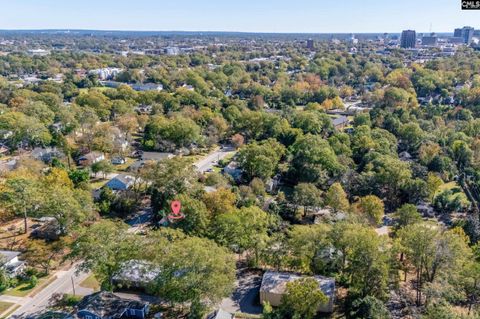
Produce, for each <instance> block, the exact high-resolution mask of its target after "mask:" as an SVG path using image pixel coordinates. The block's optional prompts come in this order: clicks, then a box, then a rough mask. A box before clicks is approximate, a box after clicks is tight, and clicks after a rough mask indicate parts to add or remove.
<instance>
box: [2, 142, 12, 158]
mask: <svg viewBox="0 0 480 319" xmlns="http://www.w3.org/2000/svg"><path fill="white" fill-rule="evenodd" d="M8 152H10V148H9V147H8V146H6V145H5V144H2V143H0V156H2V155H6V154H7V153H8Z"/></svg>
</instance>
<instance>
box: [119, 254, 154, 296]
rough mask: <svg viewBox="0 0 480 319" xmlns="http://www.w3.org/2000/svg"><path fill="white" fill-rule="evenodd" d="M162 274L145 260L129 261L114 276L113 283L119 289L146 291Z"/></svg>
mask: <svg viewBox="0 0 480 319" xmlns="http://www.w3.org/2000/svg"><path fill="white" fill-rule="evenodd" d="M159 274H160V270H159V269H158V268H156V267H154V266H153V265H152V264H151V263H149V262H147V261H143V260H129V261H127V262H125V263H123V264H122V266H121V267H120V270H119V271H118V272H117V273H116V274H115V275H114V276H113V278H112V279H113V283H114V285H115V286H117V287H119V288H123V287H126V288H137V289H145V288H147V287H148V285H149V284H150V283H151V282H153V281H154V280H155V278H157V277H158V275H159Z"/></svg>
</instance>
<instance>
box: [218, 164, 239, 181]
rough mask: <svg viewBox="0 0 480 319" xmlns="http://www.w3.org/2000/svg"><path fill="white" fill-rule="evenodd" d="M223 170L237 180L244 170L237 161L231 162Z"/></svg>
mask: <svg viewBox="0 0 480 319" xmlns="http://www.w3.org/2000/svg"><path fill="white" fill-rule="evenodd" d="M222 172H223V173H225V174H228V175H230V176H231V177H232V178H233V179H234V180H235V181H240V180H241V178H242V174H243V170H242V169H241V168H240V167H238V163H237V162H235V161H232V162H230V163H229V164H228V165H227V166H225V167H224V168H223V169H222Z"/></svg>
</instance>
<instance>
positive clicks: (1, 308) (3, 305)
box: [0, 301, 14, 315]
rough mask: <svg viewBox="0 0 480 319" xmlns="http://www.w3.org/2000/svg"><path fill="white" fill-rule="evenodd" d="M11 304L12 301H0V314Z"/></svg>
mask: <svg viewBox="0 0 480 319" xmlns="http://www.w3.org/2000/svg"><path fill="white" fill-rule="evenodd" d="M13 305H14V303H11V302H4V301H0V315H1V314H3V313H4V312H5V311H7V310H8V308H10V307H11V306H13Z"/></svg>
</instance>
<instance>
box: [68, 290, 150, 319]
mask: <svg viewBox="0 0 480 319" xmlns="http://www.w3.org/2000/svg"><path fill="white" fill-rule="evenodd" d="M76 309H77V314H76V315H77V317H78V318H80V319H117V318H132V319H144V318H145V317H146V316H147V315H148V312H149V310H150V307H149V304H148V303H144V302H140V301H135V300H128V299H123V298H120V297H118V296H117V295H115V294H113V293H111V292H106V291H100V292H96V293H94V294H91V295H88V296H85V297H84V298H83V299H82V300H81V301H80V303H79V304H78V305H77V307H76Z"/></svg>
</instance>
